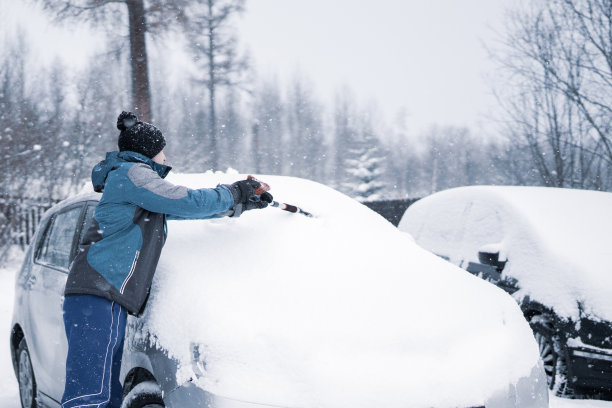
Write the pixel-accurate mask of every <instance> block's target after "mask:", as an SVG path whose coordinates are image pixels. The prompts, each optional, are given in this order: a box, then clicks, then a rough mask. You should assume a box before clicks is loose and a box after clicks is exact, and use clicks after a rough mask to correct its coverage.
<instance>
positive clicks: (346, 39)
mask: <svg viewBox="0 0 612 408" xmlns="http://www.w3.org/2000/svg"><path fill="white" fill-rule="evenodd" d="M509 1H510V0H461V1H457V0H418V1H416V0H376V1H374V0H369V1H366V0H308V1H303V0H247V10H246V12H245V13H244V15H243V16H242V18H241V19H240V21H239V25H238V28H239V30H240V39H241V41H242V43H243V44H244V45H246V46H248V48H249V49H250V54H251V57H252V60H253V61H254V62H255V65H256V67H257V69H258V71H259V72H260V73H261V74H265V75H272V74H278V75H280V77H281V79H284V80H287V79H289V78H291V77H292V76H293V75H295V73H296V72H300V73H301V74H302V75H304V76H305V77H307V78H308V79H309V80H310V81H311V82H312V83H313V84H314V86H315V91H316V93H317V95H318V96H319V97H320V98H321V100H322V102H324V103H326V104H327V105H328V106H331V105H332V103H333V96H334V93H335V92H336V90H337V89H338V88H340V87H341V86H343V85H347V86H349V87H350V88H351V89H352V90H353V91H354V92H355V93H356V95H357V97H358V100H359V102H360V103H361V104H367V103H371V102H372V101H375V102H376V103H377V104H378V106H379V109H380V111H381V112H382V113H383V114H384V116H385V117H386V119H387V120H389V121H392V120H393V119H394V118H395V116H396V115H397V114H398V112H399V111H400V110H401V109H404V110H405V112H406V113H407V114H408V127H409V129H410V130H411V131H412V132H418V131H419V130H422V129H426V128H427V127H428V126H430V125H431V124H433V123H437V124H452V125H459V126H462V125H466V126H470V127H471V128H472V129H474V130H475V131H476V132H479V131H487V130H491V129H492V127H491V126H490V125H489V124H488V119H487V116H488V115H489V114H490V112H491V111H492V110H494V109H495V105H496V102H495V100H494V98H493V97H492V95H491V91H490V83H489V82H488V80H487V79H486V78H487V77H494V72H495V70H494V65H493V64H492V63H491V62H490V61H489V58H488V55H487V52H486V51H485V49H484V47H483V42H484V43H487V42H489V41H490V40H491V39H492V33H493V30H494V29H499V27H500V26H501V25H502V24H503V18H502V17H503V10H504V7H505V5H506V4H508V3H509ZM0 16H3V17H1V19H2V20H3V21H1V22H0V23H1V24H2V26H3V27H4V28H3V29H1V30H0V32H1V33H2V35H3V36H6V35H7V34H8V35H14V34H13V33H14V31H13V27H14V26H15V25H16V24H17V23H20V24H22V25H23V27H24V28H25V29H26V31H28V33H29V35H30V36H31V38H32V39H33V40H34V41H35V42H36V43H37V46H35V47H34V48H35V49H34V51H35V52H36V53H39V54H40V60H41V62H43V61H46V60H49V59H51V58H52V57H53V55H55V52H56V51H57V52H59V53H61V54H62V55H64V56H68V58H69V59H70V61H71V62H73V63H75V64H79V63H81V62H82V61H84V59H85V57H84V56H85V55H86V54H87V50H91V48H92V47H91V46H90V44H88V42H90V41H91V40H92V39H91V37H89V36H87V35H86V34H85V33H84V32H83V31H77V32H66V31H62V30H56V29H54V28H53V26H52V24H50V23H49V22H48V21H47V20H45V19H44V18H43V17H42V16H41V15H40V13H36V12H33V11H31V9H29V8H28V7H27V6H25V5H24V2H22V1H15V0H0Z"/></svg>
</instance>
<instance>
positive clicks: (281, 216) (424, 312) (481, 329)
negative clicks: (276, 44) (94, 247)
mask: <svg viewBox="0 0 612 408" xmlns="http://www.w3.org/2000/svg"><path fill="white" fill-rule="evenodd" d="M239 178H240V176H239V175H236V174H234V175H224V174H214V175H213V174H205V175H173V176H171V177H169V180H170V181H172V182H173V183H176V184H183V185H187V186H189V187H192V188H199V187H207V186H208V187H210V186H214V185H216V184H217V183H230V182H232V181H235V180H237V179H239ZM258 178H261V179H263V180H265V181H266V182H268V183H269V184H270V185H271V186H272V190H271V193H273V194H274V197H275V199H276V200H278V201H281V202H282V201H283V200H286V201H287V202H289V203H291V204H295V205H298V206H300V207H303V208H304V209H305V210H306V211H309V212H312V213H313V214H314V215H315V217H314V218H307V217H305V216H302V215H297V214H291V213H288V212H284V211H281V210H279V209H276V208H267V209H265V210H260V211H250V212H247V213H244V214H243V215H242V216H241V217H240V218H238V219H233V218H223V219H215V220H206V221H172V222H169V225H168V230H169V235H168V240H167V242H166V246H165V248H164V250H163V253H162V257H161V260H160V264H159V267H158V270H157V273H156V277H155V280H154V284H153V291H152V296H151V299H150V301H149V304H148V307H147V311H146V313H145V315H144V316H143V322H144V330H145V332H147V331H148V332H149V333H151V334H153V341H155V342H157V344H158V345H159V346H161V347H163V348H165V349H166V350H168V351H169V353H170V354H171V355H172V356H173V357H175V358H177V359H178V360H179V362H180V369H179V378H178V381H179V383H181V382H182V381H185V380H187V379H189V378H190V377H193V378H195V375H194V371H193V369H192V365H191V362H192V356H191V352H190V347H191V346H192V345H193V344H197V345H198V346H199V349H200V353H202V354H203V357H204V359H205V361H206V367H205V374H204V375H203V376H202V377H200V378H199V379H198V380H197V381H198V383H199V384H200V385H202V386H203V387H204V388H205V389H206V390H208V391H209V392H212V393H214V394H217V395H221V396H225V397H231V398H237V399H241V400H246V401H251V402H257V403H260V404H277V405H282V406H290V407H314V406H316V407H320V408H326V407H334V408H338V407H349V406H350V407H352V408H359V407H372V406H384V407H387V408H393V407H405V406H408V405H409V406H413V407H420V406H423V407H426V406H436V407H445V406H448V407H457V406H475V405H482V404H483V402H484V401H485V399H486V398H487V397H489V396H490V395H491V394H492V392H493V391H496V390H501V389H506V388H507V386H508V384H510V383H514V382H516V381H517V379H518V378H520V377H522V376H525V375H528V374H529V373H530V372H531V369H532V368H533V367H534V366H535V365H536V364H537V361H538V358H539V357H538V350H537V346H536V344H535V341H534V340H533V337H532V335H531V331H530V329H529V326H528V325H527V323H526V322H525V320H524V319H523V317H522V315H521V313H520V310H519V309H518V306H517V305H516V303H515V302H514V300H513V299H512V298H511V297H510V296H508V295H506V294H505V293H504V292H502V291H501V290H499V289H497V288H495V287H493V286H492V285H490V284H489V283H487V282H484V281H481V280H480V279H478V278H476V277H473V276H471V275H469V274H468V273H467V272H465V271H462V270H460V269H458V268H457V267H455V266H453V265H451V264H449V263H447V262H445V261H443V260H441V259H439V258H438V257H436V256H434V255H432V254H431V253H429V252H427V251H425V250H423V249H421V248H420V247H418V246H417V245H415V244H414V241H413V240H412V239H411V238H410V237H409V236H408V235H407V234H404V233H402V232H400V231H398V230H397V229H396V228H394V227H393V226H392V225H391V224H390V223H388V222H386V221H385V220H384V219H383V218H382V217H380V216H379V215H378V214H376V213H374V212H372V211H371V210H369V209H367V208H366V207H365V206H362V205H361V204H359V203H357V202H356V201H354V200H352V199H350V198H348V197H346V196H344V195H342V194H340V193H338V192H336V191H335V190H332V189H330V188H327V187H324V186H322V185H320V184H317V183H314V182H310V181H306V180H301V179H295V178H288V177H278V176H261V177H258ZM407 404H408V405H407Z"/></svg>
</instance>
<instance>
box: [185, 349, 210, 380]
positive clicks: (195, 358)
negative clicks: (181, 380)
mask: <svg viewBox="0 0 612 408" xmlns="http://www.w3.org/2000/svg"><path fill="white" fill-rule="evenodd" d="M189 348H190V350H191V368H192V369H193V372H194V374H195V375H196V378H200V377H203V376H204V374H205V373H206V362H205V361H204V350H205V349H206V346H203V345H201V344H196V343H191V344H190V345H189Z"/></svg>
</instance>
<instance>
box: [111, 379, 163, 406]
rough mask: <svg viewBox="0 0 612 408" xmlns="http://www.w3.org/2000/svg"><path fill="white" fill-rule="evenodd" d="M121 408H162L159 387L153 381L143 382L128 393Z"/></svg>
mask: <svg viewBox="0 0 612 408" xmlns="http://www.w3.org/2000/svg"><path fill="white" fill-rule="evenodd" d="M121 407H122V408H164V407H165V405H164V400H163V398H162V392H161V389H160V388H159V385H157V383H155V382H154V381H143V382H141V383H139V384H137V385H136V386H135V387H134V388H132V389H131V390H130V392H128V394H127V395H126V396H125V398H124V399H123V404H122V405H121Z"/></svg>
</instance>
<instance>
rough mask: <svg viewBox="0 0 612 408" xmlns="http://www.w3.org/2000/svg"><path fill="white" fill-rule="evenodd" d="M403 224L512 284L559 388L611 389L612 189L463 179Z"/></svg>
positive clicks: (422, 239)
mask: <svg viewBox="0 0 612 408" xmlns="http://www.w3.org/2000/svg"><path fill="white" fill-rule="evenodd" d="M398 228H399V229H400V230H401V231H405V232H408V233H410V234H411V235H412V237H414V239H415V240H416V242H417V243H418V244H419V245H421V246H422V247H423V248H425V249H427V250H429V251H432V252H433V253H435V254H437V255H439V256H441V257H443V258H445V259H447V260H449V261H450V262H452V263H453V264H456V265H458V266H461V267H462V268H464V269H466V270H467V271H468V272H471V273H473V274H474V275H477V276H479V277H481V278H483V279H485V280H487V281H490V282H492V283H494V284H495V285H497V286H498V287H500V288H502V289H504V290H505V291H507V292H509V293H510V294H512V296H513V297H514V298H515V299H516V301H517V302H518V303H519V305H520V307H521V309H522V311H523V314H524V316H525V318H526V319H527V320H528V321H529V322H530V325H531V327H532V329H533V331H534V335H535V337H536V339H537V341H538V343H539V349H540V354H541V358H542V360H543V362H544V367H545V369H546V374H547V379H548V383H549V386H550V388H551V389H552V390H553V391H554V392H555V393H556V394H557V395H561V396H562V395H568V394H571V393H575V392H577V391H579V392H585V391H587V392H592V391H593V390H597V392H602V391H603V392H609V391H611V390H612V323H611V322H612V295H611V290H612V270H611V269H610V263H609V259H610V256H612V194H610V193H605V192H597V191H584V190H570V189H561V188H543V187H510V186H471V187H460V188H455V189H450V190H446V191H442V192H439V193H435V194H432V195H430V196H428V197H425V198H423V199H421V200H419V201H417V202H416V203H415V204H413V205H412V206H411V207H409V208H408V209H407V210H406V212H405V213H404V216H403V217H402V219H401V221H400V223H399V226H398Z"/></svg>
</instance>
